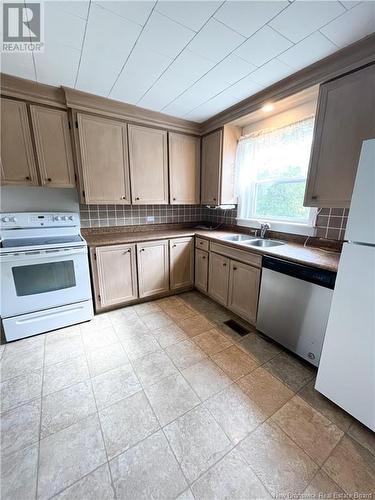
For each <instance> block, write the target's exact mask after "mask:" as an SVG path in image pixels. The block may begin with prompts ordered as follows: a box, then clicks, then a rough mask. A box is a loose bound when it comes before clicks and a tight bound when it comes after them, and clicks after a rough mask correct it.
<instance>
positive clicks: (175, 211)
mask: <svg viewBox="0 0 375 500" xmlns="http://www.w3.org/2000/svg"><path fill="white" fill-rule="evenodd" d="M348 212H349V211H348V209H342V208H321V209H319V212H318V217H317V221H316V226H317V234H316V236H318V237H319V238H327V239H332V240H343V239H344V234H345V228H346V223H347V219H348ZM80 213H81V225H82V227H84V228H88V227H109V226H137V225H143V224H171V223H173V224H176V223H183V222H206V223H210V224H211V225H212V226H217V225H219V224H226V225H231V226H235V225H236V217H237V209H236V208H235V209H233V210H221V209H216V210H215V209H211V208H207V207H206V206H200V205H132V206H130V205H81V206H80Z"/></svg>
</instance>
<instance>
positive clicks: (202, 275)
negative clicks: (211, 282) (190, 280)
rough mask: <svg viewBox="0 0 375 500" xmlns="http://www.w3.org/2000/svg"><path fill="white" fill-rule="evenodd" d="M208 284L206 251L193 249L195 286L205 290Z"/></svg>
mask: <svg viewBox="0 0 375 500" xmlns="http://www.w3.org/2000/svg"><path fill="white" fill-rule="evenodd" d="M207 285H208V252H205V251H203V250H199V249H198V248H197V249H196V250H195V286H196V288H198V290H201V291H202V292H207Z"/></svg>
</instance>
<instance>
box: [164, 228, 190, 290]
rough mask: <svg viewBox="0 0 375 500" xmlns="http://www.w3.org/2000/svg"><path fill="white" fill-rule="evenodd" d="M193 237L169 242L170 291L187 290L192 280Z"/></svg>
mask: <svg viewBox="0 0 375 500" xmlns="http://www.w3.org/2000/svg"><path fill="white" fill-rule="evenodd" d="M193 252H194V237H190V238H175V239H172V240H169V256H170V282H171V290H178V289H179V288H187V287H189V286H191V285H192V284H193V280H194V253H193Z"/></svg>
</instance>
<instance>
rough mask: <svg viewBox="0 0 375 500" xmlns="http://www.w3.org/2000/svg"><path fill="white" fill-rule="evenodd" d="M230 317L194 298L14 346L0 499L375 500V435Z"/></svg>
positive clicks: (4, 391)
mask: <svg viewBox="0 0 375 500" xmlns="http://www.w3.org/2000/svg"><path fill="white" fill-rule="evenodd" d="M231 317H232V315H231V314H230V313H229V312H228V311H226V310H225V309H223V308H221V307H219V306H218V305H216V304H214V303H213V302H211V301H210V300H209V299H207V298H206V297H204V296H203V295H201V294H199V293H196V292H189V293H185V294H182V295H179V296H176V297H172V298H166V299H161V300H157V301H153V302H150V303H146V304H141V305H137V306H132V307H127V308H124V309H121V310H116V311H113V312H110V313H105V314H102V315H100V316H96V317H95V319H94V320H93V321H92V322H90V323H85V324H82V325H79V326H74V327H70V328H65V329H63V330H60V331H55V332H52V333H49V334H46V335H40V336H37V337H33V338H29V339H25V340H22V341H19V342H17V343H13V344H9V345H7V346H6V347H5V348H4V347H3V346H2V348H1V349H0V352H1V355H2V360H1V484H0V488H1V491H0V493H1V498H2V499H3V500H28V499H34V498H41V499H48V498H51V497H54V498H56V499H77V500H83V499H88V500H92V499H94V500H106V499H111V498H118V499H122V498H124V499H131V500H137V499H143V498H144V499H163V500H164V499H179V500H183V499H184V500H191V499H194V498H195V499H205V500H210V499H239V500H247V499H251V498H258V499H263V498H264V499H266V498H272V497H278V498H285V495H293V498H298V497H302V496H303V497H305V498H306V496H308V497H309V498H324V496H322V495H326V496H325V498H329V496H328V497H327V495H331V496H330V498H332V495H334V494H337V495H344V494H348V495H353V494H356V493H357V494H359V493H362V494H365V495H367V497H366V498H371V497H370V496H368V495H369V494H371V493H374V492H375V437H374V435H373V434H372V433H371V432H370V431H368V430H366V429H365V428H364V427H363V426H361V425H360V424H358V422H355V421H354V419H352V418H351V417H350V416H349V415H347V414H346V413H345V412H343V411H341V410H340V409H339V408H338V407H337V406H335V405H334V404H333V403H331V402H330V401H328V400H326V399H325V398H324V397H323V396H321V395H320V394H319V393H318V392H317V391H315V389H314V379H315V374H316V373H315V370H314V369H313V368H312V367H310V366H309V365H307V364H305V363H303V362H301V361H300V360H299V359H297V358H296V357H294V356H292V355H291V354H288V353H287V352H285V351H284V350H282V349H281V348H280V347H278V346H276V345H275V344H272V343H270V342H267V341H265V340H264V338H262V337H261V336H260V335H258V334H257V332H256V331H255V330H254V329H251V331H250V333H249V334H248V335H246V336H245V337H240V336H239V335H237V334H236V333H235V332H234V331H233V330H231V329H229V328H228V327H226V326H225V325H224V324H223V321H225V320H227V319H230V318H231ZM319 495H320V496H319Z"/></svg>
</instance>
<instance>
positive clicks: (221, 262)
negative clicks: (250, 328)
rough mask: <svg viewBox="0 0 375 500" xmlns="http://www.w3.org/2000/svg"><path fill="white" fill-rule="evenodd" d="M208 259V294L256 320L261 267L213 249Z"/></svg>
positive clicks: (244, 317)
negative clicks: (218, 252) (231, 257)
mask: <svg viewBox="0 0 375 500" xmlns="http://www.w3.org/2000/svg"><path fill="white" fill-rule="evenodd" d="M198 251H199V250H197V252H198ZM209 259H210V264H209V273H208V295H209V296H210V297H211V298H213V299H214V300H216V302H219V303H220V304H222V305H223V306H226V307H228V309H230V310H231V311H233V312H234V313H236V314H238V316H240V317H241V318H243V319H245V320H246V321H249V323H255V321H256V316H257V309H258V295H259V284H260V274H261V270H260V269H259V268H257V267H254V266H250V265H248V264H243V263H242V262H238V261H236V260H232V259H230V258H228V257H225V256H223V255H219V254H216V253H214V252H210V257H209Z"/></svg>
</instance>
